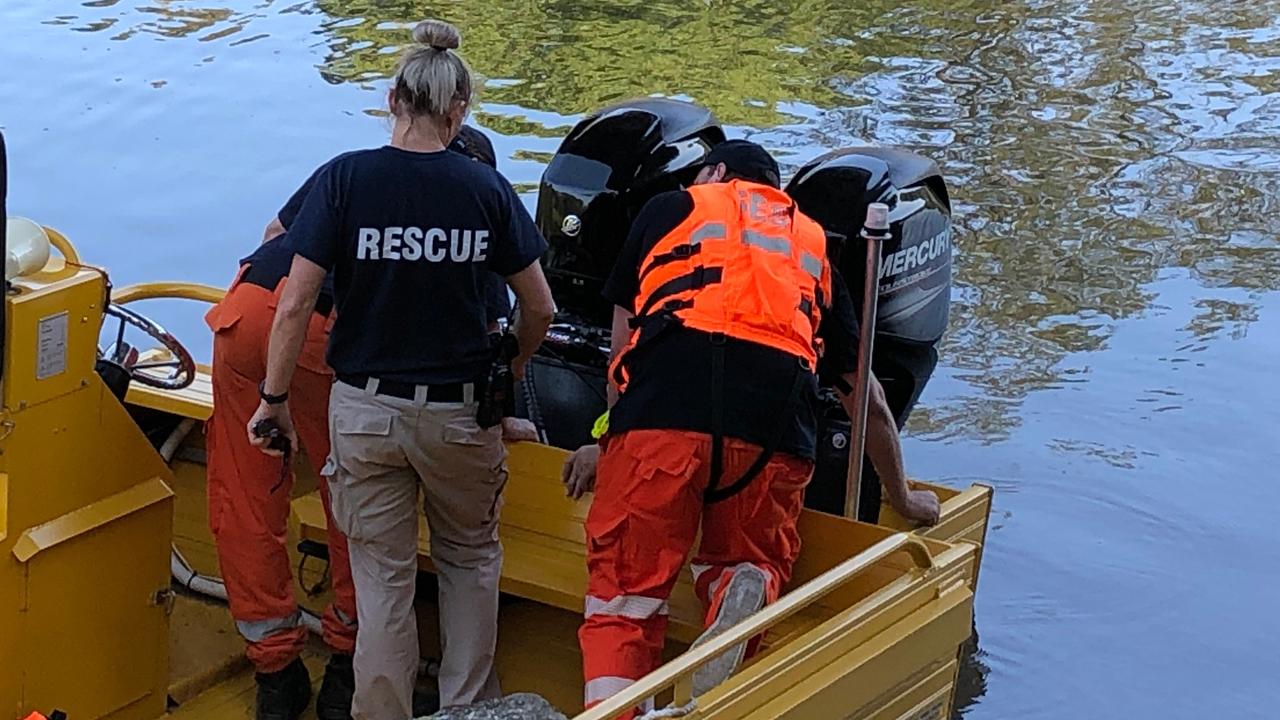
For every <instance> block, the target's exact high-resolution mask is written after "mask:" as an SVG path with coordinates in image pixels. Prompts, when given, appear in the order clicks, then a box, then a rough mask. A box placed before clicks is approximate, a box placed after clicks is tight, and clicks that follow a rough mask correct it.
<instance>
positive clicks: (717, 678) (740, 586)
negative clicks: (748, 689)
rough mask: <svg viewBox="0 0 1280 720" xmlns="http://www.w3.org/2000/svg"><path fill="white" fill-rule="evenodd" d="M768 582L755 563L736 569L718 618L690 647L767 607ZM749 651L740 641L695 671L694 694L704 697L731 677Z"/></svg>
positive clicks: (744, 643)
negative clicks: (765, 605) (765, 604)
mask: <svg viewBox="0 0 1280 720" xmlns="http://www.w3.org/2000/svg"><path fill="white" fill-rule="evenodd" d="M768 583H769V578H768V576H766V575H765V573H764V571H763V570H761V569H760V568H758V567H756V566H754V565H746V564H744V565H739V566H738V567H737V568H735V569H734V571H733V574H732V575H731V576H730V577H729V586H728V587H727V588H725V591H724V599H723V600H721V601H720V609H719V610H718V611H717V612H716V619H715V620H714V621H713V622H712V623H711V625H710V626H709V627H708V628H707V629H706V630H704V631H703V632H702V634H701V635H699V636H698V639H697V640H694V641H693V645H691V646H690V647H691V648H695V647H698V646H699V645H702V644H704V643H706V642H707V641H709V640H711V638H714V637H715V636H717V635H719V634H720V633H722V632H724V631H725V630H728V629H729V628H731V627H733V626H734V625H737V624H738V623H740V622H742V621H743V620H745V619H746V618H747V617H748V616H750V615H751V614H752V613H754V612H756V611H758V610H759V609H760V608H762V607H764V601H765V589H766V588H767V587H768ZM746 652H747V643H746V642H740V643H738V644H737V645H734V646H733V647H732V648H729V649H728V650H726V651H724V652H723V653H721V654H720V655H718V656H716V657H715V658H712V659H711V661H710V662H708V663H707V664H706V665H703V666H702V667H700V668H698V670H697V671H696V672H694V674H693V696H694V697H700V696H701V695H704V694H705V693H706V692H707V691H709V690H711V689H712V688H714V687H715V686H717V685H719V684H720V683H722V682H724V681H725V680H728V679H729V676H730V675H732V674H733V673H734V671H736V670H737V669H738V665H740V664H741V663H742V658H743V655H745V654H746Z"/></svg>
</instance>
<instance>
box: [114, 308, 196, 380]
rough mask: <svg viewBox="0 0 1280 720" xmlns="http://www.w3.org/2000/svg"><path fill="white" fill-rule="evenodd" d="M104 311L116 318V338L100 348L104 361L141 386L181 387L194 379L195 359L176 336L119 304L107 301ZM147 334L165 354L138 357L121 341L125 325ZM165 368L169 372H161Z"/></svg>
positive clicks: (135, 349) (131, 348)
mask: <svg viewBox="0 0 1280 720" xmlns="http://www.w3.org/2000/svg"><path fill="white" fill-rule="evenodd" d="M105 314H106V315H108V316H110V317H112V318H115V319H116V320H117V321H119V323H120V324H119V326H118V328H117V329H116V340H115V343H113V344H112V345H111V346H110V347H108V348H107V349H106V350H101V351H99V355H100V356H101V358H102V359H103V360H106V361H107V362H110V363H113V364H115V365H117V366H119V367H120V368H121V369H123V370H124V371H125V372H127V373H128V374H129V377H130V378H132V379H133V380H136V381H138V382H140V383H142V384H143V385H150V386H151V387H154V388H161V389H163V390H181V389H182V388H185V387H187V386H188V385H190V384H191V383H192V382H194V381H195V379H196V361H195V360H193V359H192V358H191V353H190V351H188V350H187V348H186V347H185V346H183V344H182V343H180V342H178V339H177V338H175V337H174V336H173V335H170V334H169V331H168V330H165V329H164V328H163V327H161V326H160V323H157V322H156V321H154V320H152V319H151V318H148V317H146V316H145V315H141V314H139V313H136V312H134V311H132V310H130V309H129V308H126V307H124V306H123V305H120V304H118V303H108V304H107V307H106V310H105ZM130 326H132V327H134V328H136V329H138V330H141V331H142V332H144V333H146V334H147V335H148V336H150V337H151V339H153V340H155V341H156V342H158V343H160V345H161V347H163V348H164V349H165V350H167V351H168V357H164V358H160V359H150V358H149V357H140V356H139V354H138V350H137V348H135V347H133V346H132V345H130V344H129V343H127V342H125V340H124V331H125V329H126V328H127V327H130ZM165 370H167V371H168V372H163V371H165Z"/></svg>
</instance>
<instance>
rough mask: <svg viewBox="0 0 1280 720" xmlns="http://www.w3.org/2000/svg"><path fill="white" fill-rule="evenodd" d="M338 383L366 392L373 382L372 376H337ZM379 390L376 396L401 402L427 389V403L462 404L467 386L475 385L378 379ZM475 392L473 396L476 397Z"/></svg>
mask: <svg viewBox="0 0 1280 720" xmlns="http://www.w3.org/2000/svg"><path fill="white" fill-rule="evenodd" d="M337 377H338V382H341V383H345V384H347V385H350V386H351V387H354V388H359V389H361V390H364V389H365V388H367V387H368V386H369V381H370V380H373V379H375V378H373V376H371V375H346V374H340V375H338V376H337ZM377 380H378V389H377V390H376V391H374V395H386V396H388V397H396V398H400V399H401V400H413V399H414V398H416V397H417V396H418V388H420V387H425V388H426V389H427V400H426V401H427V402H445V403H460V402H466V396H467V390H466V388H467V386H468V385H474V384H475V383H443V384H437V385H427V384H422V385H415V384H414V383H407V382H399V381H397V380H383V379H381V378H377ZM475 395H476V393H475V392H473V393H472V396H473V397H475Z"/></svg>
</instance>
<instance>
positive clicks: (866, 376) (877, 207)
mask: <svg viewBox="0 0 1280 720" xmlns="http://www.w3.org/2000/svg"><path fill="white" fill-rule="evenodd" d="M862 239H863V241H864V242H866V244H867V268H866V277H865V278H864V279H863V283H862V317H861V319H860V320H859V323H858V367H857V370H856V371H855V372H854V381H853V397H854V399H855V401H856V403H857V404H856V406H855V407H856V412H854V414H853V417H851V418H849V435H850V437H849V440H850V443H849V473H848V475H846V476H845V487H844V516H845V517H847V518H849V519H851V520H857V519H858V504H859V501H860V500H861V499H862V458H863V452H864V450H865V449H866V445H867V403H868V402H869V400H870V397H871V350H872V345H873V343H874V341H875V335H876V306H877V304H878V303H879V300H880V249H881V247H883V242H884V241H885V240H887V239H889V206H888V205H885V204H884V203H871V204H870V205H868V206H867V221H866V223H865V224H864V225H863V227H862Z"/></svg>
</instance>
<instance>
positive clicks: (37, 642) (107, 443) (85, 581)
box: [0, 233, 173, 720]
mask: <svg viewBox="0 0 1280 720" xmlns="http://www.w3.org/2000/svg"><path fill="white" fill-rule="evenodd" d="M51 237H53V238H54V239H56V240H61V237H60V236H57V235H56V233H51ZM56 246H57V243H56V242H55V247H56ZM64 255H66V253H65V252H64ZM12 285H13V287H12V288H11V290H10V292H9V294H8V295H7V297H6V298H5V303H4V312H5V313H6V320H7V322H6V324H5V328H6V329H5V337H4V338H3V342H4V344H3V351H4V372H3V376H2V377H0V398H2V402H0V716H8V717H23V716H25V715H26V714H27V713H28V712H31V711H36V710H39V711H42V712H46V713H47V712H49V711H51V710H53V709H60V710H64V711H66V712H67V713H68V714H69V716H70V717H72V718H119V719H121V720H132V719H134V718H138V719H142V718H155V717H158V716H160V715H162V714H163V713H164V711H165V696H166V692H165V690H166V685H167V682H168V617H167V611H168V607H169V606H170V601H171V595H170V592H171V591H170V589H169V544H170V535H171V528H172V522H173V493H172V491H171V490H170V484H171V481H172V475H171V473H170V470H169V468H168V466H167V465H166V464H165V463H164V462H163V461H162V460H161V458H160V456H159V455H158V454H157V453H156V451H155V450H154V449H153V447H152V445H151V443H149V442H148V441H147V438H146V437H145V436H144V435H143V434H142V432H141V431H140V430H139V429H138V426H137V425H136V424H135V423H134V422H132V420H131V419H130V418H129V415H128V412H127V411H126V410H125V407H124V406H123V405H122V404H121V403H120V401H119V400H117V399H116V397H115V396H114V395H112V393H111V392H110V391H109V390H108V389H107V387H106V385H105V384H104V383H103V382H102V380H100V379H99V377H98V375H97V373H96V372H95V371H94V364H95V361H96V359H97V347H98V335H99V332H100V330H101V327H102V319H103V306H104V303H105V301H106V299H107V292H108V284H107V280H106V276H105V275H104V274H103V273H102V272H100V271H98V270H97V269H94V268H88V267H84V266H80V265H77V264H71V263H62V262H60V261H56V260H55V261H51V263H50V265H49V266H47V267H46V269H45V271H42V272H38V273H35V274H32V275H30V276H28V277H19V278H17V279H15V280H14V281H13V283H12Z"/></svg>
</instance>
